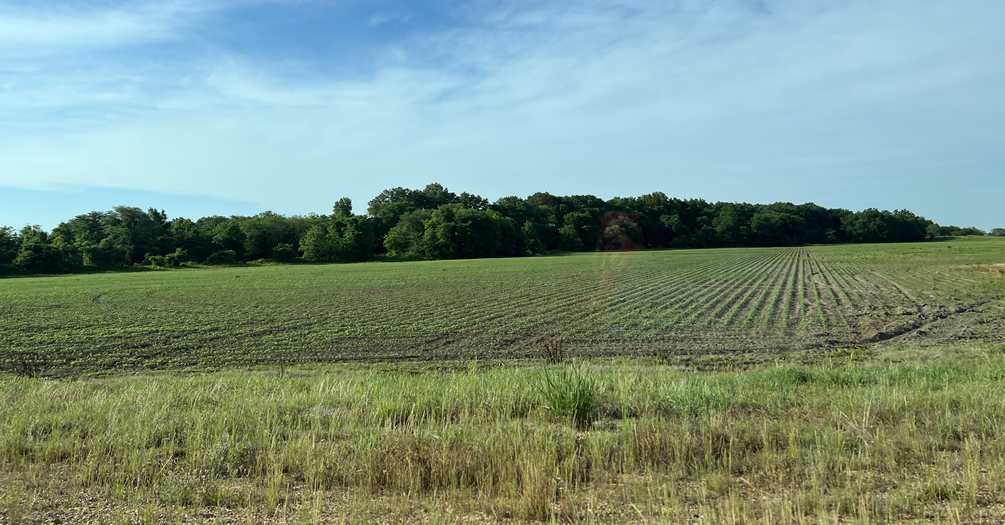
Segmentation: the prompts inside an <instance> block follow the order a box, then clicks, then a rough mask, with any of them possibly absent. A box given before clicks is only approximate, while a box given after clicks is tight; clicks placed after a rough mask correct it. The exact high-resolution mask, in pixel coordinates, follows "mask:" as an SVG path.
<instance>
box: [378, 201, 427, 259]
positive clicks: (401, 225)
mask: <svg viewBox="0 0 1005 525" xmlns="http://www.w3.org/2000/svg"><path fill="white" fill-rule="evenodd" d="M432 215H433V214H432V212H428V211H426V210H415V211H411V212H408V213H406V214H404V215H402V216H401V219H399V220H398V224H397V225H395V227H394V228H391V230H390V231H389V232H387V235H386V236H385V237H384V247H385V248H386V249H387V251H388V253H390V254H391V255H394V256H395V257H424V256H425V255H426V247H425V235H426V225H425V222H426V221H428V220H429V219H430V218H431V217H432Z"/></svg>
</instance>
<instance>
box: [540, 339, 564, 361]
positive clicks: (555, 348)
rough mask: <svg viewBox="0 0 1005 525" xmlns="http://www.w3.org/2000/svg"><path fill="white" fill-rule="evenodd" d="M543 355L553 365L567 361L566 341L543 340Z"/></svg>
mask: <svg viewBox="0 0 1005 525" xmlns="http://www.w3.org/2000/svg"><path fill="white" fill-rule="evenodd" d="M541 354H542V355H544V358H545V360H547V361H548V362H549V363H551V364H556V365H557V364H559V363H561V362H562V361H565V340H564V339H553V338H551V337H546V338H544V339H542V340H541Z"/></svg>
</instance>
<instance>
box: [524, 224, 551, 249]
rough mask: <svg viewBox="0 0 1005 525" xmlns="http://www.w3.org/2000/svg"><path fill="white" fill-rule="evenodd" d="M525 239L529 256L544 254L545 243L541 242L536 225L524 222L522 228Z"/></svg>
mask: <svg viewBox="0 0 1005 525" xmlns="http://www.w3.org/2000/svg"><path fill="white" fill-rule="evenodd" d="M521 230H522V233H523V238H524V245H525V246H526V247H527V255H538V254H541V253H544V251H545V248H544V243H542V242H541V237H540V235H538V233H537V228H536V227H535V226H534V223H532V222H530V221H524V223H523V228H521Z"/></svg>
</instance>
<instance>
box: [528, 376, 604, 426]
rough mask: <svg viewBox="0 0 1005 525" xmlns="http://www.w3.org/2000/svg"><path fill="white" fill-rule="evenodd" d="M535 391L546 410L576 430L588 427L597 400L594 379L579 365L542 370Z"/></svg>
mask: <svg viewBox="0 0 1005 525" xmlns="http://www.w3.org/2000/svg"><path fill="white" fill-rule="evenodd" d="M539 391H540V393H541V397H543V398H544V402H545V403H546V408H548V410H551V412H552V413H553V414H555V415H556V416H558V417H560V418H562V419H567V420H569V421H571V422H572V424H573V425H575V426H576V428H578V429H580V430H582V429H586V428H589V426H590V425H591V424H593V421H594V420H595V419H596V417H597V406H598V405H599V401H600V395H599V393H598V391H597V383H596V381H594V380H593V379H592V378H590V377H588V376H586V375H584V374H583V370H582V368H581V367H575V366H570V367H565V368H561V369H559V370H554V371H546V372H545V373H544V376H543V378H542V381H541V384H540V386H539Z"/></svg>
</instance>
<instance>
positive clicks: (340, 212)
mask: <svg viewBox="0 0 1005 525" xmlns="http://www.w3.org/2000/svg"><path fill="white" fill-rule="evenodd" d="M332 215H333V216H334V217H335V218H339V219H348V218H349V217H352V199H350V198H349V197H342V198H341V199H339V200H337V201H335V206H333V207H332Z"/></svg>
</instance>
